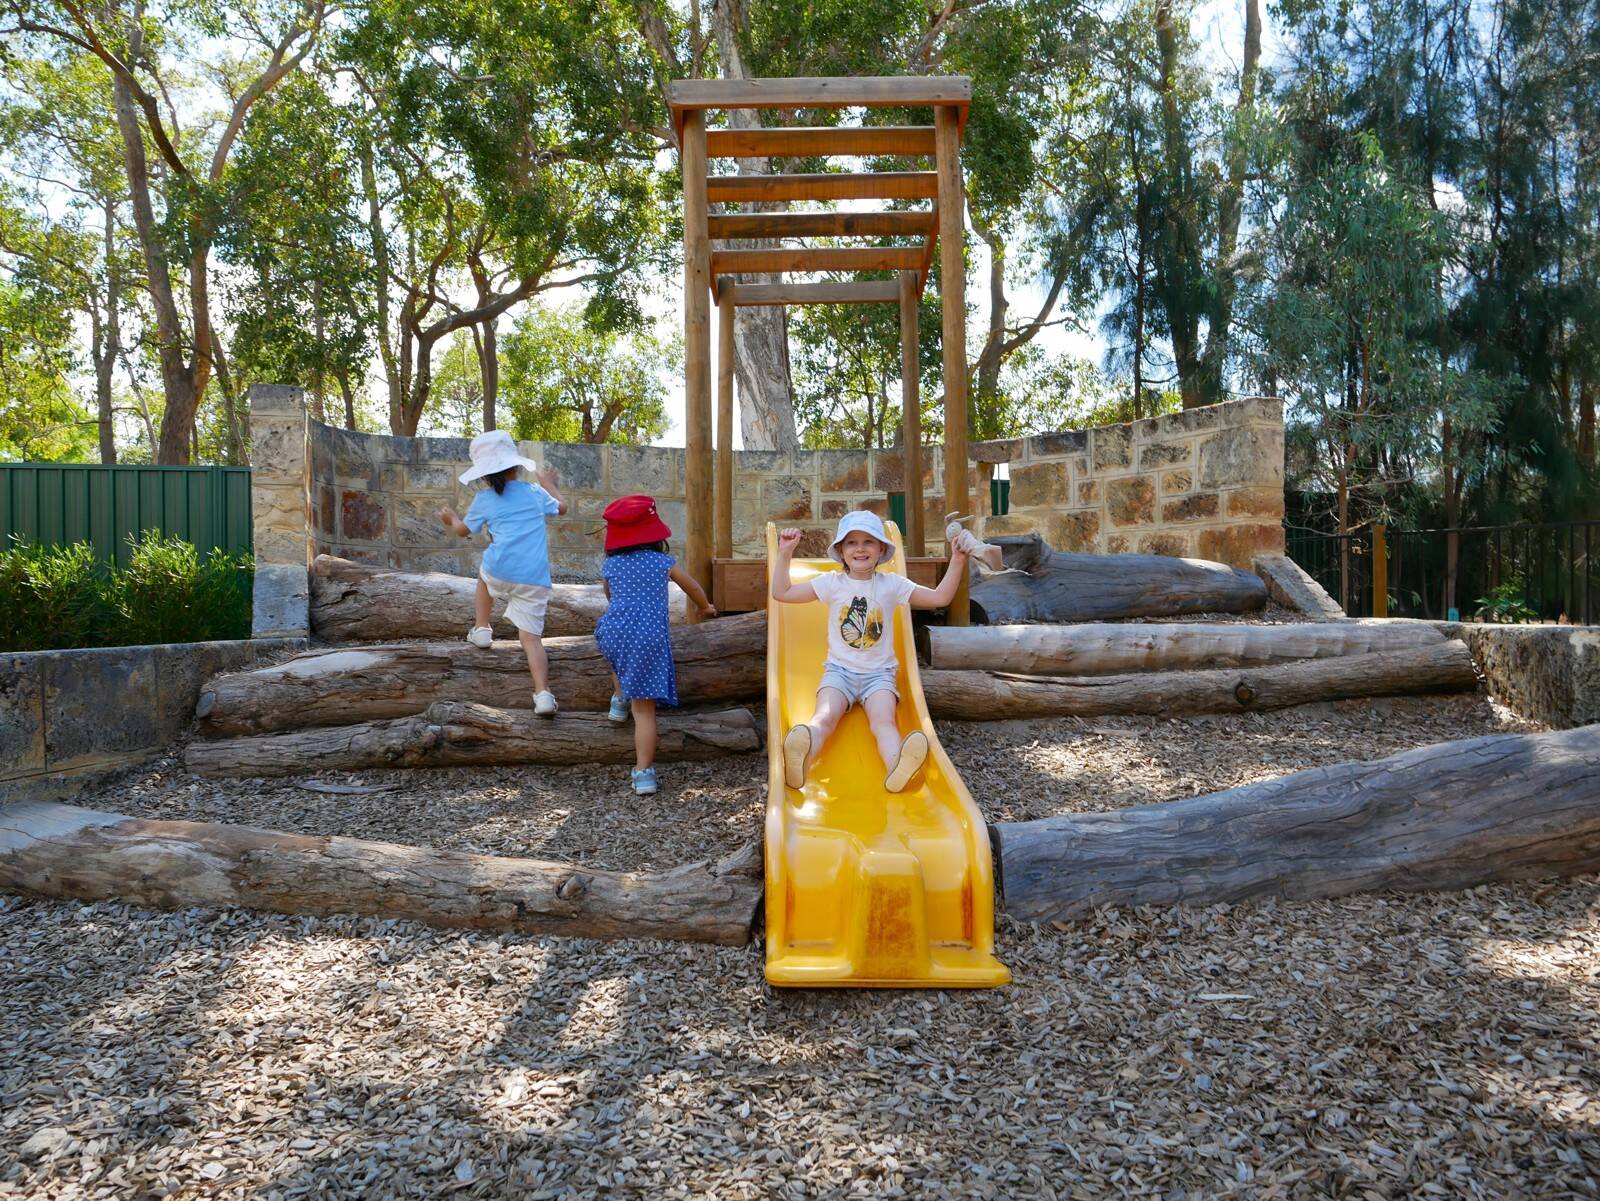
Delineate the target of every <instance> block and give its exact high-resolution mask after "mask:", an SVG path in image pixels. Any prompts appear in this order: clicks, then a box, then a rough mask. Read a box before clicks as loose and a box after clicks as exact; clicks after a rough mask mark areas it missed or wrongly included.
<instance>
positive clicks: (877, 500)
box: [820, 496, 889, 521]
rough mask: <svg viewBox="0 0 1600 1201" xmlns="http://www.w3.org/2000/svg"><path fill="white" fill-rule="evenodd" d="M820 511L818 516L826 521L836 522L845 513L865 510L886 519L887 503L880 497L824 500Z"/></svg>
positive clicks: (887, 513) (884, 498) (887, 514)
mask: <svg viewBox="0 0 1600 1201" xmlns="http://www.w3.org/2000/svg"><path fill="white" fill-rule="evenodd" d="M821 509H822V512H821V514H820V516H822V517H823V518H825V519H826V520H828V521H838V520H839V518H841V517H843V516H844V515H845V514H846V513H853V512H855V511H856V510H857V509H865V510H866V511H867V512H868V513H876V514H877V515H878V516H879V517H888V516H889V501H888V499H887V498H886V497H882V496H852V497H850V498H849V499H839V498H835V499H833V500H825V501H823V502H822V505H821Z"/></svg>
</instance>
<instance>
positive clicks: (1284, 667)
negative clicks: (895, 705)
mask: <svg viewBox="0 0 1600 1201" xmlns="http://www.w3.org/2000/svg"><path fill="white" fill-rule="evenodd" d="M1477 685H1478V676H1477V672H1476V671H1474V670H1473V666H1472V655H1471V654H1470V653H1469V652H1468V650H1467V647H1466V644H1465V643H1463V642H1444V643H1439V644H1437V645H1434V646H1423V647H1413V648H1409V649H1406V650H1397V651H1387V652H1382V653H1376V654H1369V655H1343V656H1340V657H1338V658H1334V659H1308V660H1305V661H1302V662H1296V663H1283V664H1279V665H1277V666H1273V667H1251V668H1223V669H1219V670H1216V671H1162V672H1140V673H1136V674H1133V675H1117V676H1026V675H1012V674H1008V673H1003V672H988V671H938V670H934V669H929V670H928V671H925V672H923V673H922V688H923V692H924V693H925V695H926V696H927V699H928V710H929V712H930V713H932V714H933V716H934V717H937V718H947V719H954V720H965V721H1000V720H1003V719H1005V718H1011V717H1101V716H1106V715H1112V714H1138V713H1148V714H1154V715H1157V716H1161V717H1181V716H1187V715H1189V714H1195V713H1253V712H1257V711H1259V710H1263V709H1285V708H1288V707H1289V706H1291V705H1305V704H1310V703H1311V702H1313V701H1342V700H1348V699H1350V698H1351V697H1368V696H1413V695H1418V694H1423V693H1434V692H1464V691H1467V690H1470V689H1473V688H1476V687H1477Z"/></svg>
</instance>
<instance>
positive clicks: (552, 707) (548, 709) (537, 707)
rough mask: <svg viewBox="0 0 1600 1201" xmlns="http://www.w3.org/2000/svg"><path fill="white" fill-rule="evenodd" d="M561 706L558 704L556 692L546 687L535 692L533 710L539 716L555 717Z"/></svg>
mask: <svg viewBox="0 0 1600 1201" xmlns="http://www.w3.org/2000/svg"><path fill="white" fill-rule="evenodd" d="M560 707H561V706H559V705H557V704H556V694H555V693H553V692H551V691H550V690H549V689H548V688H546V689H545V690H544V691H543V692H536V693H534V694H533V712H534V714H535V716H538V717H554V716H555V715H556V710H557V709H559V708H560Z"/></svg>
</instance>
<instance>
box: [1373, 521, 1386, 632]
mask: <svg viewBox="0 0 1600 1201" xmlns="http://www.w3.org/2000/svg"><path fill="white" fill-rule="evenodd" d="M1372 615H1373V616H1374V617H1387V616H1389V538H1388V530H1387V529H1386V528H1385V526H1384V524H1383V522H1381V521H1375V522H1373V523H1372Z"/></svg>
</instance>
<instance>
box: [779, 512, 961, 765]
mask: <svg viewBox="0 0 1600 1201" xmlns="http://www.w3.org/2000/svg"><path fill="white" fill-rule="evenodd" d="M799 541H800V531H799V530H795V529H787V530H783V531H782V532H781V533H779V535H778V561H777V562H776V563H775V564H773V568H772V599H773V600H775V601H779V602H781V603H783V604H789V605H794V604H803V603H805V602H806V601H816V600H820V601H821V602H822V603H823V604H825V605H827V606H828V657H827V660H826V662H825V663H824V665H823V671H822V682H821V684H820V685H819V686H818V688H817V708H816V712H815V713H814V714H813V715H812V718H811V720H810V721H809V722H806V723H803V724H801V725H797V726H795V727H794V728H793V729H791V730H790V731H789V732H788V733H787V734H786V735H784V739H783V776H784V783H786V784H787V785H788V786H789V787H790V788H800V787H801V786H803V785H804V784H805V782H806V773H807V772H808V771H809V770H810V769H811V765H812V764H813V763H815V762H816V759H817V756H818V755H819V754H821V753H822V748H823V746H824V745H825V744H826V743H827V741H828V739H829V738H830V737H831V736H832V735H833V731H834V730H835V729H836V728H837V727H838V725H839V719H840V718H842V717H843V716H844V715H845V714H846V713H847V712H849V710H850V706H851V705H855V704H859V705H860V706H861V707H862V708H863V709H864V710H866V714H867V722H868V724H870V725H871V727H872V736H873V738H874V739H876V740H877V743H878V754H879V755H880V756H882V758H883V764H884V770H885V772H886V775H885V778H884V781H883V786H884V788H885V790H887V791H889V792H900V791H901V790H902V789H904V788H905V787H906V785H908V784H910V783H911V781H912V779H913V778H914V777H915V776H916V774H917V772H918V771H919V770H920V769H921V767H922V765H923V763H924V761H926V759H927V758H928V737H927V735H926V734H924V733H923V732H922V731H921V730H912V731H911V733H909V734H907V735H906V736H905V738H903V739H902V738H901V737H900V730H899V727H898V726H897V725H896V724H895V708H896V705H897V704H898V702H899V699H900V693H899V686H898V685H897V684H896V682H895V676H896V674H897V673H898V671H899V666H900V661H899V659H898V657H897V656H896V654H895V645H894V627H893V624H892V623H893V620H894V611H895V609H897V608H898V607H899V606H900V605H901V604H904V603H909V604H910V605H911V607H912V608H913V609H942V608H944V607H945V606H946V605H948V604H949V603H950V602H951V600H953V599H954V598H955V594H956V589H957V588H959V587H960V585H961V580H962V578H963V576H964V574H965V572H966V569H967V552H966V551H965V550H964V549H962V547H960V546H957V545H952V546H951V548H950V566H949V568H948V569H947V570H946V571H945V573H944V578H943V579H942V580H940V581H939V586H938V587H937V588H924V587H923V586H922V585H921V584H914V583H912V582H911V581H910V580H908V579H907V578H906V577H905V576H903V575H894V574H893V573H889V572H880V571H878V569H877V568H878V565H879V564H880V563H885V562H887V561H888V560H889V559H890V558H892V557H893V555H894V547H893V546H892V545H890V543H889V537H888V533H887V531H885V530H884V528H883V522H882V520H880V519H879V517H878V516H877V514H875V513H868V512H865V511H860V510H858V511H856V512H853V513H846V514H845V515H844V517H843V518H842V519H841V520H840V522H839V528H838V529H837V531H835V533H834V537H833V544H832V545H831V546H829V547H828V554H829V556H830V557H831V558H833V559H834V560H835V561H836V562H838V563H839V564H840V565H842V566H843V567H844V570H843V571H824V572H821V573H819V574H818V575H816V576H814V577H812V578H811V579H810V580H808V581H806V582H805V583H803V584H794V583H791V582H790V581H789V564H790V561H791V560H792V558H793V557H794V548H795V546H796V544H797V543H798V542H799Z"/></svg>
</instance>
